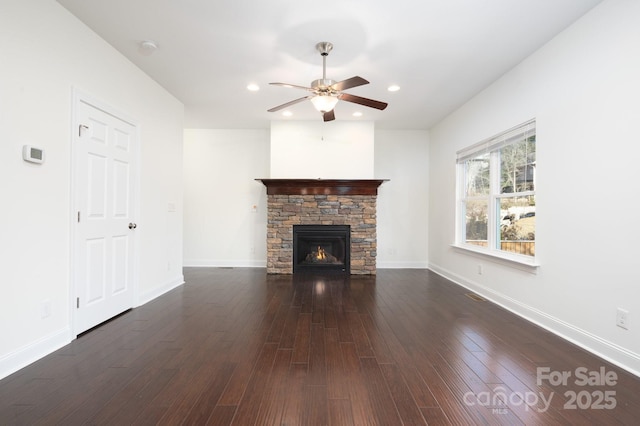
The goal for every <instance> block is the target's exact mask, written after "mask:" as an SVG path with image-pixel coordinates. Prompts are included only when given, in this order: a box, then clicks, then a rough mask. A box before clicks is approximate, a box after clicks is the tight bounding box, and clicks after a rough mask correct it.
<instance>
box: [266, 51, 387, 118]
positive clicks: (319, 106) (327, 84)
mask: <svg viewBox="0 0 640 426" xmlns="http://www.w3.org/2000/svg"><path fill="white" fill-rule="evenodd" d="M332 49H333V44H331V43H329V42H328V41H322V42H320V43H318V44H316V50H318V52H320V55H321V56H322V78H321V79H318V80H314V81H312V82H311V87H305V86H298V85H295V84H287V83H269V84H273V85H275V86H282V87H293V88H296V89H303V90H306V91H308V92H311V94H310V95H307V96H304V97H302V98H298V99H295V100H293V101H290V102H287V103H285V104H282V105H278V106H277V107H273V108H271V109H269V110H268V111H269V112H275V111H279V110H281V109H283V108H286V107H289V106H291V105H295V104H297V103H299V102H302V101H304V100H306V99H309V100H311V103H312V104H313V106H314V107H315V108H316V110H318V111H319V112H321V113H322V119H323V120H324V121H332V120H335V119H336V116H335V113H334V111H333V108H334V107H335V106H336V104H337V103H338V101H339V100H342V101H347V102H353V103H355V104H360V105H364V106H367V107H370V108H376V109H379V110H383V109H385V108H386V107H387V105H388V104H387V103H386V102H380V101H375V100H373V99H367V98H363V97H360V96H356V95H351V94H349V93H343V90H346V89H351V88H352V87H358V86H362V85H365V84H369V82H368V81H367V80H365V79H364V78H362V77H358V76H356V77H351V78H348V79H346V80H342V81H338V82H335V81H333V80H331V79H327V56H329V52H331V50H332Z"/></svg>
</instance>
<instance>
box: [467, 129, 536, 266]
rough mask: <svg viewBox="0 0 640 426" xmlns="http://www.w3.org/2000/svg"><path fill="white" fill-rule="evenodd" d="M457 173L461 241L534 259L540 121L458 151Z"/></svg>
mask: <svg viewBox="0 0 640 426" xmlns="http://www.w3.org/2000/svg"><path fill="white" fill-rule="evenodd" d="M457 176H458V177H457V186H458V203H457V209H456V210H457V218H458V219H457V226H458V229H457V232H456V235H457V237H456V243H457V245H458V246H461V247H466V248H469V249H473V250H475V251H481V252H485V253H487V254H491V255H495V256H500V257H504V258H511V259H514V258H515V259H518V258H520V259H522V260H523V261H524V262H525V263H533V259H535V243H536V125H535V121H534V120H532V121H528V122H526V123H523V124H521V125H519V126H517V127H515V128H513V129H510V130H507V131H506V132H503V133H501V134H499V135H496V136H494V137H492V138H489V139H487V140H485V141H482V142H480V143H478V144H475V145H473V146H470V147H469V148H466V149H463V150H461V151H459V152H458V153H457Z"/></svg>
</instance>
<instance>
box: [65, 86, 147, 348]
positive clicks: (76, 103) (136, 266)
mask: <svg viewBox="0 0 640 426" xmlns="http://www.w3.org/2000/svg"><path fill="white" fill-rule="evenodd" d="M71 91H72V93H71V98H72V104H71V129H70V131H71V133H70V135H71V149H70V155H71V157H70V161H71V164H70V167H69V168H70V171H71V174H70V182H71V184H70V197H69V199H70V205H69V230H70V244H69V246H70V247H69V249H70V256H69V259H70V264H69V283H70V285H69V294H68V299H69V318H70V320H71V321H70V328H69V331H70V340H74V339H75V338H77V337H78V334H79V333H78V332H77V330H78V325H77V321H76V319H77V308H76V297H77V294H78V291H79V288H78V287H79V284H78V283H77V282H76V269H77V267H78V264H77V262H78V259H76V249H77V248H78V247H77V240H76V238H77V237H78V235H77V227H76V224H77V211H78V205H77V204H78V199H77V198H78V197H77V189H78V187H77V184H78V176H77V167H78V158H77V157H78V149H77V148H76V146H77V144H78V143H79V140H80V134H79V131H80V127H79V126H80V123H79V119H78V115H79V114H78V111H79V109H80V106H81V104H87V105H89V106H91V107H93V108H96V109H99V110H101V111H103V112H105V113H107V114H109V115H112V116H114V117H117V118H118V119H120V120H122V121H125V122H126V123H128V124H130V125H131V126H133V128H134V138H135V142H136V146H135V148H134V151H133V152H134V155H135V156H136V164H135V178H134V181H133V187H132V190H133V192H134V196H133V199H134V202H133V216H134V217H133V218H132V222H137V220H136V218H139V217H140V182H141V178H140V170H141V167H140V158H141V156H140V151H141V147H140V145H141V144H140V125H139V124H138V122H137V121H136V120H134V119H133V118H132V117H131V116H129V115H128V114H126V113H123V112H122V111H120V110H119V109H117V108H115V107H113V106H112V105H110V104H108V103H106V102H104V101H102V100H99V99H97V98H95V97H94V96H92V95H90V94H88V93H86V92H84V91H82V90H81V89H78V88H77V87H72V88H71ZM133 239H134V253H133V261H132V265H131V267H132V268H133V273H132V276H133V282H132V287H133V295H132V300H131V307H132V308H133V307H136V306H137V304H138V298H139V282H140V275H139V273H140V271H139V270H140V231H138V232H135V233H134V234H133Z"/></svg>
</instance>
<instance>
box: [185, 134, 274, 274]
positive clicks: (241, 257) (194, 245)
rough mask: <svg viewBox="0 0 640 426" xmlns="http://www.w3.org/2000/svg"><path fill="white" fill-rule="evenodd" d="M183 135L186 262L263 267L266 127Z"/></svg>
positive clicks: (265, 254) (266, 160)
mask: <svg viewBox="0 0 640 426" xmlns="http://www.w3.org/2000/svg"><path fill="white" fill-rule="evenodd" d="M184 135H185V136H184V188H185V192H184V200H185V201H184V212H185V214H184V264H185V266H250V267H257V266H261V267H266V265H267V195H266V194H267V193H266V189H265V187H264V185H263V184H262V182H259V181H256V180H255V179H259V178H266V177H269V131H268V130H266V129H265V130H207V129H187V130H185V132H184ZM254 206H255V208H254Z"/></svg>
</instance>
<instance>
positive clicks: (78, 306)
mask: <svg viewBox="0 0 640 426" xmlns="http://www.w3.org/2000/svg"><path fill="white" fill-rule="evenodd" d="M76 308H78V309H80V298H79V297H76Z"/></svg>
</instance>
